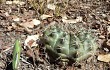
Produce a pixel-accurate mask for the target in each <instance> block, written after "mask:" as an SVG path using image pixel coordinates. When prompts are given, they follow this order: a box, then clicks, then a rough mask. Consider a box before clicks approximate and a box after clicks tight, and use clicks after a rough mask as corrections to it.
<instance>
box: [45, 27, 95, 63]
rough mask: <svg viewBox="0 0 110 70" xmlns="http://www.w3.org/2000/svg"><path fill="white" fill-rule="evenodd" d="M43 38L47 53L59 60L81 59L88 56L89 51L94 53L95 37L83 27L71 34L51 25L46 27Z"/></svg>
mask: <svg viewBox="0 0 110 70" xmlns="http://www.w3.org/2000/svg"><path fill="white" fill-rule="evenodd" d="M76 29H77V28H76ZM44 39H45V46H46V49H47V51H49V54H51V55H53V56H52V57H55V58H56V59H57V58H59V57H60V59H61V60H69V59H73V60H75V61H81V60H83V59H86V58H87V57H89V56H90V55H91V53H92V54H93V53H95V51H96V49H97V44H96V38H94V37H93V35H92V33H91V32H90V31H89V30H87V29H85V28H81V29H79V30H78V32H77V33H74V34H73V33H67V32H65V31H63V30H62V29H60V28H58V27H56V26H53V27H51V28H48V29H46V31H45V32H44Z"/></svg>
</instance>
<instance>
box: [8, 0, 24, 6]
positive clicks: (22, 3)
mask: <svg viewBox="0 0 110 70" xmlns="http://www.w3.org/2000/svg"><path fill="white" fill-rule="evenodd" d="M6 4H19V5H24V4H25V2H23V1H6Z"/></svg>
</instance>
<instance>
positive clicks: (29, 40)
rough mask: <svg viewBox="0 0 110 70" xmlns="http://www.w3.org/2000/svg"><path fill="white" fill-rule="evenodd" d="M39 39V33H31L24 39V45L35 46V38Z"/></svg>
mask: <svg viewBox="0 0 110 70" xmlns="http://www.w3.org/2000/svg"><path fill="white" fill-rule="evenodd" d="M38 39H39V35H31V36H27V39H26V40H25V44H24V45H25V46H28V47H33V46H37V45H38V44H37V43H36V40H38Z"/></svg>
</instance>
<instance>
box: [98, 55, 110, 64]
mask: <svg viewBox="0 0 110 70" xmlns="http://www.w3.org/2000/svg"><path fill="white" fill-rule="evenodd" d="M97 59H98V60H99V61H103V62H110V54H105V55H104V54H100V55H98V58H97Z"/></svg>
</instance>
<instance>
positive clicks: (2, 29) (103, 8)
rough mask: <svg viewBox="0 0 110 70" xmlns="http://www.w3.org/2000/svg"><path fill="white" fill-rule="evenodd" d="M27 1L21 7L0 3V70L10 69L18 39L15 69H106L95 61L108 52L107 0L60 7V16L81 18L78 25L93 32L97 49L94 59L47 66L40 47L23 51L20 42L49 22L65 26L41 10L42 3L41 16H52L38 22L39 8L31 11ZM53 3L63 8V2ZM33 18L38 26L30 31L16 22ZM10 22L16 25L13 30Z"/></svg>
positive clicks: (70, 1)
mask: <svg viewBox="0 0 110 70" xmlns="http://www.w3.org/2000/svg"><path fill="white" fill-rule="evenodd" d="M29 1H30V0H26V1H24V2H25V4H24V5H18V4H6V2H3V3H1V4H0V70H12V51H13V46H14V43H15V40H16V39H18V38H19V39H20V40H21V45H22V53H21V59H20V63H19V68H18V70H110V63H109V62H102V61H99V60H97V57H98V55H99V54H107V53H110V52H109V51H110V30H109V29H110V1H109V0H75V1H74V0H68V3H67V4H68V5H67V7H66V8H63V7H61V13H64V14H66V15H67V17H68V18H69V19H76V18H77V17H78V16H80V17H82V18H83V19H82V24H84V25H85V26H87V27H90V28H91V29H93V30H94V31H95V32H96V36H97V37H98V39H97V42H98V47H99V48H98V49H97V53H96V54H95V55H94V56H91V57H89V58H88V59H86V60H83V61H80V62H73V63H72V64H70V65H65V66H64V65H63V66H62V65H60V64H58V63H57V62H52V63H51V62H50V58H49V56H48V55H47V53H46V52H45V47H44V46H41V45H40V46H41V48H37V49H35V48H34V49H33V50H29V51H27V49H25V47H24V42H25V39H26V38H27V36H28V35H37V34H39V35H41V34H42V32H43V31H44V29H45V28H46V27H48V26H51V23H52V22H53V21H56V22H57V24H59V23H61V24H62V25H65V23H64V22H62V17H61V15H60V16H58V15H56V14H55V12H54V11H53V10H49V9H48V8H45V7H46V3H45V5H44V10H43V14H52V15H53V17H49V18H46V19H43V20H42V19H41V18H40V16H41V15H42V13H41V12H39V10H40V9H34V8H33V7H32V5H30V4H29ZM65 1H66V0H65ZM56 2H59V4H60V5H63V2H64V1H63V0H56ZM61 13H60V14H61ZM16 17H17V18H20V21H18V22H16V21H14V20H13V19H15V18H16ZM34 18H36V19H38V20H40V21H41V23H40V25H38V26H34V27H33V28H31V30H32V31H31V32H30V31H29V30H27V29H26V28H25V27H23V26H20V25H19V24H20V23H25V22H30V21H31V20H32V19H34ZM13 23H14V24H16V25H15V27H14V25H13ZM77 24H78V23H77ZM36 43H37V41H36ZM38 49H39V50H38ZM42 51H43V52H42ZM28 52H29V53H30V54H29V53H28Z"/></svg>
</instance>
